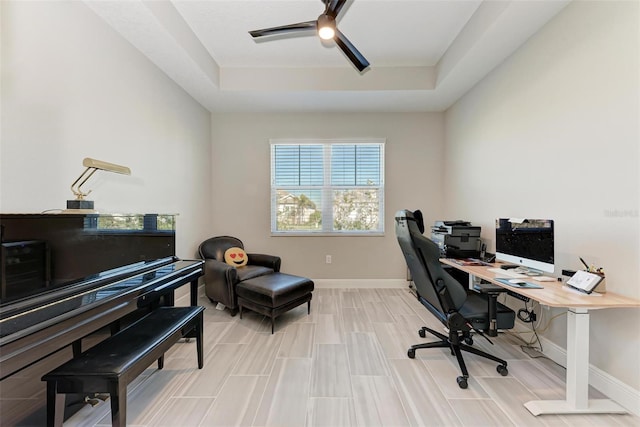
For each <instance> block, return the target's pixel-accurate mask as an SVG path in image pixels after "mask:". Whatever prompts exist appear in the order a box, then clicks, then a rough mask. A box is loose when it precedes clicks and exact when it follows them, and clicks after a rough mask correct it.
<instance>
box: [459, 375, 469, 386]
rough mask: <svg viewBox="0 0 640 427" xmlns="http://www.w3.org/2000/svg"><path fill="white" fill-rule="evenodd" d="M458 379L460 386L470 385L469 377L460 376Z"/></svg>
mask: <svg viewBox="0 0 640 427" xmlns="http://www.w3.org/2000/svg"><path fill="white" fill-rule="evenodd" d="M456 381H457V382H458V387H460V388H462V389H465V388H467V387H468V386H469V384H468V383H467V377H464V376H460V377H458V378H456Z"/></svg>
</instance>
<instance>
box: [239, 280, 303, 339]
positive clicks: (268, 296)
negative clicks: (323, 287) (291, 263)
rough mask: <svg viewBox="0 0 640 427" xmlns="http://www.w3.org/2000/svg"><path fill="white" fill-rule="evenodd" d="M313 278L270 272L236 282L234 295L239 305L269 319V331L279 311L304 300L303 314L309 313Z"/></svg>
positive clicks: (283, 310) (280, 312) (285, 310)
mask: <svg viewBox="0 0 640 427" xmlns="http://www.w3.org/2000/svg"><path fill="white" fill-rule="evenodd" d="M312 291H313V281H312V280H311V279H308V278H306V277H300V276H292V275H290V274H284V273H273V274H267V275H264V276H259V277H255V278H253V279H249V280H245V281H243V282H240V283H238V285H237V286H236V295H237V296H238V306H239V307H240V318H241V319H242V309H243V308H248V309H249V310H251V311H255V312H256V313H260V314H263V315H265V316H268V317H270V318H271V333H273V331H274V325H275V318H276V317H278V316H280V315H281V314H283V313H285V312H287V311H289V310H291V309H292V308H295V307H297V306H299V305H300V304H303V303H305V302H306V303H307V313H310V312H311V292H312Z"/></svg>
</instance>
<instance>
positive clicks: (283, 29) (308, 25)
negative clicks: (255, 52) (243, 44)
mask: <svg viewBox="0 0 640 427" xmlns="http://www.w3.org/2000/svg"><path fill="white" fill-rule="evenodd" d="M316 27H317V25H316V21H307V22H298V23H297V24H291V25H283V26H280V27H271V28H263V29H262V30H253V31H249V34H251V37H254V38H255V37H262V36H271V35H274V34H281V33H290V32H298V31H308V30H315V29H316Z"/></svg>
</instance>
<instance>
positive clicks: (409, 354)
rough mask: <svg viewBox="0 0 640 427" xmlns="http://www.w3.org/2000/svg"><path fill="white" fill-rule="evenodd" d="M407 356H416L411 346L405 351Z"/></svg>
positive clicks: (411, 357)
mask: <svg viewBox="0 0 640 427" xmlns="http://www.w3.org/2000/svg"><path fill="white" fill-rule="evenodd" d="M407 356H409V359H415V358H416V351H415V350H414V349H412V348H410V349H409V350H408V351H407Z"/></svg>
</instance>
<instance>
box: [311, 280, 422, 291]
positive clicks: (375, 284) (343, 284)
mask: <svg viewBox="0 0 640 427" xmlns="http://www.w3.org/2000/svg"><path fill="white" fill-rule="evenodd" d="M313 283H314V285H315V287H316V288H325V289H329V288H331V289H335V288H338V289H349V288H361V289H362V288H396V289H397V288H406V289H409V283H410V282H408V281H406V280H405V279H313Z"/></svg>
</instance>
